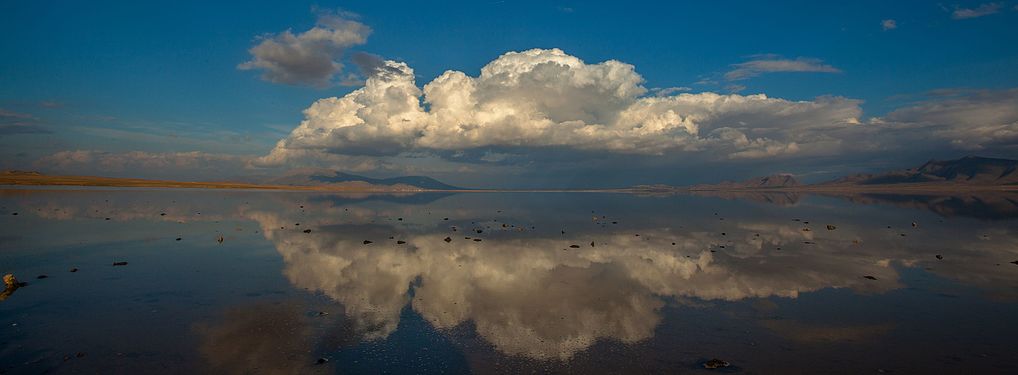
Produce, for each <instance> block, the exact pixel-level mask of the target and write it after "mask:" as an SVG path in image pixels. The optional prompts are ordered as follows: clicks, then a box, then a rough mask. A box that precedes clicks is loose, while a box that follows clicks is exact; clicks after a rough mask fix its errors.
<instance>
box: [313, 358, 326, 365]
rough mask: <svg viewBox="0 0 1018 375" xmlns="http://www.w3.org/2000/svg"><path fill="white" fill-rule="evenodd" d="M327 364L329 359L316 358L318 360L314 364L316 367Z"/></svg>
mask: <svg viewBox="0 0 1018 375" xmlns="http://www.w3.org/2000/svg"><path fill="white" fill-rule="evenodd" d="M328 362H329V359H328V358H318V360H317V361H315V364H318V365H324V364H326V363H328Z"/></svg>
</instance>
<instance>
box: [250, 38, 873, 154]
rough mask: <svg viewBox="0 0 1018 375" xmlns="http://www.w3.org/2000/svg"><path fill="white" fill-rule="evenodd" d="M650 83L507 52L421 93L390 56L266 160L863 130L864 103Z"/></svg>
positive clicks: (626, 147)
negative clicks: (674, 89) (654, 90)
mask: <svg viewBox="0 0 1018 375" xmlns="http://www.w3.org/2000/svg"><path fill="white" fill-rule="evenodd" d="M642 84H643V77H641V76H640V75H639V74H638V73H636V71H635V69H634V67H633V66H632V65H629V64H626V63H623V62H619V61H615V60H609V61H605V62H601V63H597V64H588V63H585V62H584V61H582V60H580V59H579V58H576V57H574V56H570V55H568V54H566V53H565V52H563V51H561V50H559V49H532V50H528V51H523V52H509V53H506V54H504V55H502V56H500V57H499V58H497V59H495V60H494V61H492V62H490V63H489V64H488V65H486V66H485V67H484V68H483V69H481V73H480V75H479V76H477V77H471V76H468V75H467V74H465V73H463V72H459V71H446V72H445V73H443V74H442V75H440V76H439V77H437V78H435V79H434V80H432V81H431V82H429V83H428V84H426V85H424V88H423V90H422V89H421V88H419V87H418V86H417V85H416V82H415V80H414V72H413V70H412V69H411V68H410V67H409V66H407V65H406V64H404V63H400V62H395V61H385V62H384V68H381V69H377V70H376V74H374V75H373V76H371V77H369V78H368V79H367V82H366V83H365V86H364V87H363V88H360V89H358V90H355V91H353V92H351V93H349V94H347V95H345V96H343V97H333V98H325V99H321V100H318V101H317V102H315V103H314V104H313V105H311V107H309V108H308V109H306V110H305V111H304V114H305V120H304V121H303V122H301V124H300V126H298V127H297V128H296V129H294V130H293V132H292V133H291V134H290V135H289V136H288V137H287V138H285V139H283V140H281V141H279V142H278V144H277V145H276V147H275V148H274V149H273V150H272V151H271V153H270V154H269V155H267V156H265V157H263V158H261V159H259V160H258V163H260V164H262V165H281V164H285V163H287V162H288V161H290V160H291V159H294V158H304V157H308V156H309V155H312V156H313V155H327V154H340V155H398V154H400V153H406V152H420V151H424V152H438V153H441V152H447V151H462V150H470V149H479V148H486V147H493V148H494V147H497V148H530V149H533V148H547V147H565V148H570V149H576V150H587V151H601V152H613V153H626V154H644V155H662V154H665V153H672V152H692V151H705V150H707V151H716V152H720V153H721V154H722V155H726V156H727V157H729V158H759V157H767V156H776V155H783V154H790V153H796V152H799V151H801V150H803V149H804V147H805V148H807V149H808V148H821V147H822V146H821V145H822V144H825V143H829V142H831V141H832V140H831V139H829V137H827V136H825V135H824V134H823V132H822V130H823V129H825V128H829V127H846V126H858V125H859V121H858V118H859V116H860V115H861V109H860V108H859V104H860V102H859V101H858V100H853V99H846V98H841V97H821V98H818V99H816V100H813V101H789V100H784V99H778V98H771V97H768V96H766V95H762V94H760V95H720V94H715V93H696V94H692V93H683V94H679V95H674V96H663V97H656V96H646V94H647V93H648V90H647V89H646V88H644V87H643V86H642ZM811 130H812V131H811Z"/></svg>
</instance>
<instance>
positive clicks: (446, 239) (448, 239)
mask: <svg viewBox="0 0 1018 375" xmlns="http://www.w3.org/2000/svg"><path fill="white" fill-rule="evenodd" d="M444 241H445V242H452V238H449V237H446V238H445V240H444Z"/></svg>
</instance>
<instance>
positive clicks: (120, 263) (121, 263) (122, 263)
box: [113, 262, 127, 266]
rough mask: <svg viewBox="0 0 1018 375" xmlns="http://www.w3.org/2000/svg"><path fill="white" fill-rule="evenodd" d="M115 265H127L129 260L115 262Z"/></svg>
mask: <svg viewBox="0 0 1018 375" xmlns="http://www.w3.org/2000/svg"><path fill="white" fill-rule="evenodd" d="M113 265H114V266H126V265H127V262H113Z"/></svg>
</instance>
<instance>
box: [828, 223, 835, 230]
mask: <svg viewBox="0 0 1018 375" xmlns="http://www.w3.org/2000/svg"><path fill="white" fill-rule="evenodd" d="M835 229H838V227H836V226H833V225H830V224H827V230H835Z"/></svg>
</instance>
